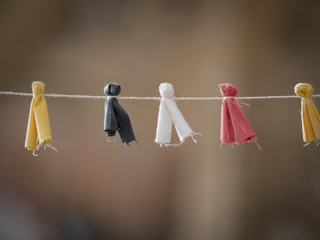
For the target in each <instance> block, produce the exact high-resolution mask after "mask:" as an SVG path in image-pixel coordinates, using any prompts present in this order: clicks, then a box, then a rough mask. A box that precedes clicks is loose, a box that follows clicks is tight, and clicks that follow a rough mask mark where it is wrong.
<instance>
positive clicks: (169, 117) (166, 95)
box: [155, 83, 201, 147]
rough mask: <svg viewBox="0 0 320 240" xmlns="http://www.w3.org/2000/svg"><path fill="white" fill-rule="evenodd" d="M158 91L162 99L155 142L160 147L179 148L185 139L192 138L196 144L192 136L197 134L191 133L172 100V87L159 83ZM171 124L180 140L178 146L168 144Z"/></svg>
mask: <svg viewBox="0 0 320 240" xmlns="http://www.w3.org/2000/svg"><path fill="white" fill-rule="evenodd" d="M159 91H160V95H161V97H162V99H161V102H160V106H159V115H158V124H157V133H156V139H155V142H156V143H158V144H160V146H162V145H165V146H166V147H167V146H179V145H181V144H182V143H183V142H184V141H185V139H186V138H187V137H192V139H193V141H194V142H195V143H196V142H197V141H196V140H195V139H194V138H193V136H194V135H196V134H199V133H194V132H193V131H192V129H191V128H190V126H189V125H188V123H187V122H186V120H185V119H184V117H183V116H182V113H181V112H180V110H179V109H178V107H177V104H176V103H175V101H174V100H173V94H174V90H173V87H172V85H171V84H169V83H161V84H160V87H159ZM172 122H173V124H174V126H175V129H176V131H177V134H178V137H179V139H180V143H178V144H170V141H171V131H172ZM199 135H201V134H199Z"/></svg>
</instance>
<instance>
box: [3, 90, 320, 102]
mask: <svg viewBox="0 0 320 240" xmlns="http://www.w3.org/2000/svg"><path fill="white" fill-rule="evenodd" d="M0 95H13V96H25V97H33V96H44V97H53V98H76V99H104V100H105V99H106V98H107V96H93V95H78V94H77V95H69V94H56V93H51V94H48V93H47V94H33V93H21V92H5V91H0ZM113 97H115V98H118V99H124V100H158V101H160V100H161V99H162V98H161V97H136V96H128V97H120V96H113ZM312 97H315V98H318V97H320V94H314V95H312ZM224 98H225V97H173V98H172V99H173V100H177V101H185V100H188V101H193V100H196V101H197V100H200V101H206V100H223V99H224ZM227 98H235V99H239V100H266V99H292V98H301V97H299V96H296V95H281V96H247V97H246V96H244V97H227Z"/></svg>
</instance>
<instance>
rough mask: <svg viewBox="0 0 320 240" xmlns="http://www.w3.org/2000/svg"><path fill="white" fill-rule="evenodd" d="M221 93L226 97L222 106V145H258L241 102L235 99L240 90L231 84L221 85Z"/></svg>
mask: <svg viewBox="0 0 320 240" xmlns="http://www.w3.org/2000/svg"><path fill="white" fill-rule="evenodd" d="M219 87H220V92H221V94H222V96H223V97H224V99H223V101H222V106H221V136H220V140H221V143H234V142H235V143H236V144H237V145H240V144H242V143H244V142H255V143H256V144H257V146H258V147H259V149H260V146H259V145H258V143H257V139H256V135H255V134H254V132H253V130H252V128H251V127H250V125H249V123H248V121H247V119H246V117H245V116H244V114H243V112H242V110H241V108H240V104H239V101H238V100H237V99H235V98H234V97H235V96H236V95H237V93H238V90H237V89H236V88H235V87H234V86H233V85H231V84H227V83H224V84H221V85H220V86H219Z"/></svg>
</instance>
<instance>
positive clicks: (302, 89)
mask: <svg viewBox="0 0 320 240" xmlns="http://www.w3.org/2000/svg"><path fill="white" fill-rule="evenodd" d="M294 92H295V94H296V95H297V96H299V97H301V98H302V100H308V99H310V98H311V96H312V94H313V87H312V86H311V85H310V84H308V83H299V84H297V85H296V86H295V87H294Z"/></svg>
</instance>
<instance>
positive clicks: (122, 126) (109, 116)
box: [104, 83, 137, 146]
mask: <svg viewBox="0 0 320 240" xmlns="http://www.w3.org/2000/svg"><path fill="white" fill-rule="evenodd" d="M120 91H121V87H120V85H119V84H116V83H110V84H108V85H107V86H105V88H104V93H105V94H106V95H107V100H106V103H105V107H104V111H105V117H104V131H105V132H106V133H107V136H108V137H114V136H115V134H116V132H117V131H118V132H119V135H120V137H121V141H122V142H123V143H124V144H125V145H126V146H130V144H129V143H130V142H131V141H136V142H137V140H136V138H135V136H134V133H133V129H132V126H131V122H130V118H129V115H128V113H127V112H126V111H125V110H124V109H123V108H122V107H121V105H120V104H119V103H118V100H117V99H116V98H115V97H114V96H118V94H119V93H120Z"/></svg>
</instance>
